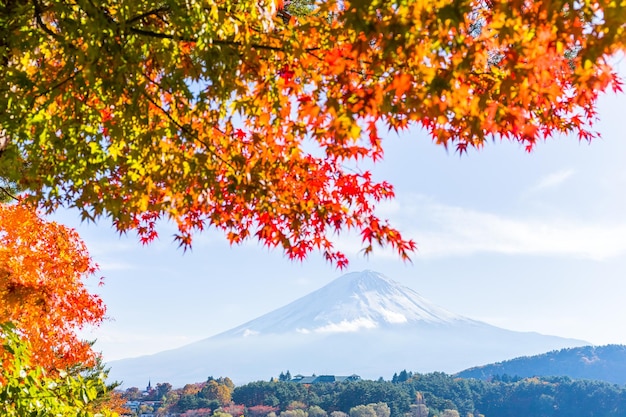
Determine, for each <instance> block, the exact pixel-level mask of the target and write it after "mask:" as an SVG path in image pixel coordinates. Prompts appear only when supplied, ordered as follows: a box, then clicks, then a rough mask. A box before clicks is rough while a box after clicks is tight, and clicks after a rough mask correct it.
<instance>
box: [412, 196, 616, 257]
mask: <svg viewBox="0 0 626 417" xmlns="http://www.w3.org/2000/svg"><path fill="white" fill-rule="evenodd" d="M422 214H424V216H425V218H424V220H422V221H420V222H421V223H422V224H423V223H428V224H429V226H428V228H427V229H426V230H424V229H422V230H420V229H419V228H418V230H416V231H415V232H413V233H412V235H413V236H414V237H415V239H416V240H418V242H419V244H420V245H419V246H420V254H421V256H431V257H440V256H452V255H471V254H476V253H481V252H485V253H486V252H489V253H504V254H533V255H546V256H555V255H556V256H575V257H582V258H586V259H593V260H604V259H608V258H612V257H615V256H619V255H622V254H626V239H625V238H624V236H626V223H620V224H611V223H603V222H589V221H581V220H577V219H566V218H555V217H547V216H546V217H540V218H532V217H530V218H515V217H507V216H506V215H501V214H493V213H486V212H480V211H475V210H471V209H465V208H460V207H450V206H444V205H430V206H427V207H424V209H423V210H422Z"/></svg>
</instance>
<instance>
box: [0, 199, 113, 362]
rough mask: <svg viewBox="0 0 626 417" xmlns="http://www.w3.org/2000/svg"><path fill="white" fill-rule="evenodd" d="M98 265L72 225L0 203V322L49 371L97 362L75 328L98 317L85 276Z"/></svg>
mask: <svg viewBox="0 0 626 417" xmlns="http://www.w3.org/2000/svg"><path fill="white" fill-rule="evenodd" d="M95 271H96V266H95V264H94V263H93V262H92V260H91V258H90V257H89V254H88V252H87V249H86V247H85V245H84V244H83V242H82V241H81V240H80V239H79V237H78V235H77V233H76V232H75V231H74V230H70V229H68V228H66V227H64V226H62V225H60V224H58V223H55V222H49V221H45V220H43V219H41V218H40V217H39V216H38V215H37V212H36V210H34V209H33V208H31V207H29V206H27V205H24V204H15V205H6V204H0V323H6V322H11V323H13V325H14V326H15V327H16V328H17V329H18V330H19V332H20V334H21V335H23V336H24V337H25V338H26V339H27V340H28V342H29V346H30V347H31V348H32V351H31V352H30V355H31V357H30V360H31V361H32V362H33V363H34V364H35V365H38V366H42V367H44V368H45V369H47V370H48V371H49V372H54V370H55V369H57V368H58V369H69V368H71V367H72V366H76V365H77V364H82V365H87V364H95V361H94V359H95V357H94V354H93V352H92V350H91V345H90V344H89V343H88V342H86V341H82V340H80V339H79V338H78V336H77V335H76V333H75V332H76V330H77V329H80V328H82V327H84V326H86V325H91V324H98V323H100V322H101V320H102V318H103V315H104V312H105V309H104V306H103V304H102V301H101V300H100V299H99V298H98V297H97V296H95V295H92V294H90V293H89V292H88V291H87V289H86V287H85V279H86V278H88V277H89V276H91V275H93V274H94V272H95Z"/></svg>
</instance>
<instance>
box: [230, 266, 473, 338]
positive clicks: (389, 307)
mask: <svg viewBox="0 0 626 417" xmlns="http://www.w3.org/2000/svg"><path fill="white" fill-rule="evenodd" d="M453 322H472V320H470V319H468V318H465V317H463V316H459V315H458V314H454V313H452V312H450V311H447V310H445V309H443V308H441V307H439V306H437V305H435V304H433V303H431V302H430V301H428V300H427V299H425V298H424V297H422V296H421V295H419V294H418V293H417V292H415V291H413V290H412V289H410V288H408V287H405V286H403V285H401V284H400V283H398V282H396V281H393V280H392V279H389V278H387V277H386V276H384V275H383V274H380V273H378V272H374V271H362V272H353V273H349V274H345V275H343V276H341V277H339V278H337V279H336V280H334V281H332V282H331V283H330V284H328V285H326V286H324V287H322V288H320V289H319V290H317V291H314V292H312V293H310V294H308V295H306V296H304V297H302V298H300V299H298V300H296V301H294V302H292V303H290V304H288V305H286V306H284V307H282V308H279V309H277V310H274V311H272V312H270V313H268V314H265V315H264V316H261V317H259V318H257V319H255V320H252V321H250V322H247V323H245V324H243V325H241V326H238V327H236V328H234V329H231V330H229V331H227V332H225V333H222V334H220V335H219V337H233V336H251V335H260V334H266V335H267V334H285V333H290V332H299V333H343V332H355V331H359V330H365V329H375V328H385V327H389V326H394V325H404V326H408V325H411V324H418V323H429V324H451V323H453Z"/></svg>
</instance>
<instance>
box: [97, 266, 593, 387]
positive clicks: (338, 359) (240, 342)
mask: <svg viewBox="0 0 626 417" xmlns="http://www.w3.org/2000/svg"><path fill="white" fill-rule="evenodd" d="M587 344H588V343H586V342H584V341H580V340H573V339H564V338H561V337H556V336H546V335H541V334H538V333H526V332H515V331H511V330H505V329H502V328H498V327H495V326H491V325H489V324H486V323H483V322H480V321H475V320H471V319H469V318H467V317H463V316H460V315H458V314H455V313H452V312H450V311H447V310H445V309H444V308H442V307H439V306H437V305H435V304H433V303H431V302H430V301H428V300H426V299H425V298H423V297H422V296H420V295H419V294H418V293H416V292H415V291H413V290H412V289H410V288H408V287H405V286H402V285H400V284H399V283H397V282H395V281H393V280H391V279H389V278H387V277H385V276H384V275H382V274H379V273H377V272H373V271H363V272H354V273H350V274H346V275H343V276H341V277H339V278H337V279H336V280H335V281H333V282H331V283H330V284H328V285H326V286H325V287H323V288H321V289H319V290H317V291H314V292H312V293H310V294H309V295H306V296H304V297H302V298H300V299H298V300H296V301H294V302H292V303H290V304H288V305H286V306H284V307H282V308H279V309H277V310H274V311H272V312H270V313H268V314H265V315H263V316H261V317H259V318H257V319H255V320H252V321H249V322H247V323H244V324H242V325H241V326H238V327H235V328H233V329H231V330H228V331H226V332H224V333H220V334H218V335H215V336H213V337H209V338H207V339H204V340H201V341H198V342H195V343H192V344H189V345H186V346H183V347H180V348H178V349H173V350H168V351H164V352H160V353H157V354H154V355H149V356H142V357H138V358H130V359H122V360H118V361H113V362H110V363H109V366H110V367H111V371H110V374H109V377H110V378H111V379H115V380H119V381H122V382H123V384H124V386H125V387H131V386H143V385H144V384H145V383H146V381H148V380H149V379H151V380H152V381H158V382H169V383H171V384H172V385H174V386H182V385H184V384H186V383H192V382H198V381H204V380H206V379H207V377H208V376H216V377H217V376H228V377H230V378H231V379H232V380H233V381H235V382H236V383H245V382H249V381H253V380H268V379H269V378H270V377H272V376H276V375H278V374H279V373H280V372H282V371H284V370H291V372H295V373H303V374H307V373H308V374H313V373H315V374H318V375H319V374H335V375H351V374H358V375H360V376H361V377H362V378H371V379H377V378H378V377H380V376H383V377H389V375H391V374H393V373H394V372H397V371H400V370H402V369H407V370H410V371H417V372H431V371H443V372H450V373H452V372H457V371H460V370H462V369H466V368H469V367H472V366H477V365H481V364H486V363H491V362H496V361H502V360H506V359H511V358H514V357H517V356H525V355H534V354H538V353H544V352H547V351H550V350H555V349H561V348H565V347H575V346H583V345H587Z"/></svg>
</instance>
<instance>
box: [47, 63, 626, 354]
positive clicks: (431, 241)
mask: <svg viewBox="0 0 626 417" xmlns="http://www.w3.org/2000/svg"><path fill="white" fill-rule="evenodd" d="M620 65H621V68H620V71H621V73H622V74H624V73H625V72H626V63H624V62H621V63H620ZM600 119H601V120H600V122H599V123H598V125H597V128H598V129H599V130H600V131H601V132H602V135H603V137H602V139H599V140H595V141H594V142H593V143H591V144H588V143H580V142H578V141H577V140H576V139H573V138H565V137H563V138H556V139H550V140H548V141H547V142H545V143H542V144H540V145H539V146H537V148H536V150H535V151H534V152H532V153H531V154H528V153H526V152H525V151H524V150H523V148H522V147H520V146H519V145H517V144H514V143H506V142H503V143H500V142H496V143H489V144H487V145H486V146H485V148H484V149H482V150H480V151H471V152H470V153H469V154H468V155H464V156H463V157H459V155H457V154H455V153H453V152H449V153H448V152H446V151H445V150H444V149H443V148H441V147H437V146H435V145H434V144H432V142H431V141H430V140H429V139H428V138H427V137H426V136H425V135H424V134H423V133H422V132H420V131H418V130H414V131H410V132H407V133H406V134H403V135H402V136H401V137H395V136H390V137H389V138H388V140H387V141H386V144H385V160H384V161H383V162H382V163H380V164H377V165H376V166H374V167H373V168H372V171H373V173H374V175H375V177H376V178H378V179H381V180H382V179H384V180H388V181H390V182H391V183H392V184H394V185H395V187H396V194H397V198H396V199H395V200H394V201H391V202H387V203H384V204H383V205H381V206H380V207H379V213H380V214H381V216H382V217H386V218H389V219H390V220H391V221H392V223H393V224H394V225H395V226H397V227H399V228H400V229H401V230H402V231H403V232H404V233H405V234H406V235H408V236H411V237H413V238H414V239H415V240H416V242H417V243H418V246H419V251H418V252H417V253H416V254H415V255H414V257H413V263H403V262H402V261H401V260H399V259H398V258H397V257H396V256H395V255H394V254H393V253H391V252H390V251H388V250H380V249H379V250H376V251H375V252H374V254H373V255H371V256H370V257H369V258H364V257H363V255H362V254H360V253H359V252H358V251H359V249H360V246H359V241H358V238H357V237H356V236H353V235H350V234H345V235H341V236H340V237H339V238H338V241H337V244H338V245H339V246H340V247H342V248H343V249H344V250H345V251H346V252H347V253H348V255H349V258H350V260H351V264H350V267H349V269H348V270H347V271H338V270H336V269H335V268H334V267H333V266H331V265H329V264H327V263H326V262H324V261H323V260H322V259H321V257H319V256H318V255H317V254H314V255H313V256H311V257H310V258H309V259H308V260H306V261H304V262H302V263H298V262H292V261H289V260H288V259H286V257H285V256H284V255H283V254H282V253H281V252H279V251H268V250H267V249H265V248H262V247H261V246H260V245H258V244H257V243H256V242H249V243H246V244H244V245H241V246H235V247H230V246H229V245H228V243H227V242H226V241H225V239H224V238H223V237H222V236H221V235H220V234H219V233H217V232H213V231H209V232H208V233H205V234H202V235H199V236H197V237H196V240H195V244H194V247H193V250H192V251H191V252H187V253H183V251H182V250H180V249H178V248H177V246H176V244H174V243H173V242H172V239H171V235H172V233H173V229H169V228H168V226H167V225H165V226H164V227H163V228H162V229H161V238H160V240H159V241H157V242H155V243H153V244H151V245H149V246H141V245H140V244H139V243H138V240H137V239H136V237H135V236H132V235H131V236H127V237H119V236H118V235H117V233H116V232H115V231H113V230H112V228H111V226H110V224H109V223H108V222H107V221H101V222H100V223H99V224H97V225H93V224H91V225H86V224H80V222H79V220H78V217H77V216H76V215H75V214H74V213H72V212H59V213H57V214H56V215H55V216H54V218H55V219H57V220H59V221H61V222H63V223H65V224H67V225H70V226H72V227H76V228H77V229H78V231H79V233H80V234H81V236H82V237H83V239H84V240H85V241H86V242H87V245H88V247H89V248H90V251H91V254H92V256H93V258H94V259H95V260H96V262H98V263H99V264H100V266H101V271H100V274H101V275H103V276H104V277H105V285H104V286H103V287H97V286H96V285H95V284H93V285H92V286H91V288H92V289H93V290H94V291H96V292H98V293H99V294H100V295H101V296H102V298H103V300H104V301H105V303H106V304H107V306H108V315H109V317H110V319H109V320H107V321H106V322H105V323H104V324H103V325H102V326H100V327H99V328H98V329H95V330H93V331H91V332H86V333H85V336H86V337H87V338H90V339H93V338H97V342H96V345H95V346H96V349H97V350H100V351H102V352H103V354H104V358H105V360H113V359H119V358H123V357H130V356H138V355H142V354H149V353H154V352H157V351H161V350H165V349H168V348H173V347H177V346H181V345H183V344H186V343H189V342H192V341H195V340H199V339H203V338H206V337H209V336H212V335H214V334H217V333H219V332H221V331H225V330H228V329H230V328H232V327H235V326H236V325H239V324H242V323H243V322H245V321H248V320H251V319H254V318H256V317H258V316H259V315H261V314H264V313H267V312H269V311H271V310H273V309H275V308H278V307H281V306H282V305H284V304H287V303H288V302H291V301H293V300H295V299H296V298H298V297H301V296H303V295H306V294H308V293H309V292H311V291H313V290H315V289H317V288H320V287H321V286H323V285H325V284H327V283H328V282H330V281H331V280H333V279H335V278H337V277H338V276H340V275H341V274H343V273H344V272H351V271H359V270H362V269H372V270H375V271H378V272H381V273H383V274H385V275H387V276H388V277H390V278H392V279H394V280H396V281H399V282H401V283H402V284H404V285H407V286H409V287H411V288H413V289H414V290H416V291H417V292H419V293H420V294H422V295H423V296H425V297H426V298H428V299H430V300H431V301H433V302H435V303H437V304H439V305H441V306H443V307H445V308H447V309H449V310H451V311H454V312H456V313H459V314H463V315H466V316H468V317H471V318H473V319H477V320H483V321H486V322H488V323H491V324H494V325H497V326H501V327H505V328H508V329H513V330H521V331H537V332H540V333H545V334H554V335H559V336H565V337H572V338H578V339H583V340H587V341H589V342H591V343H594V344H607V343H623V344H626V330H624V329H626V326H625V325H626V302H625V298H626V218H625V217H624V214H626V193H625V192H624V191H625V190H626V127H625V124H624V121H625V119H626V95H620V96H616V95H613V94H608V95H606V96H603V97H602V99H601V102H600Z"/></svg>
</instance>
